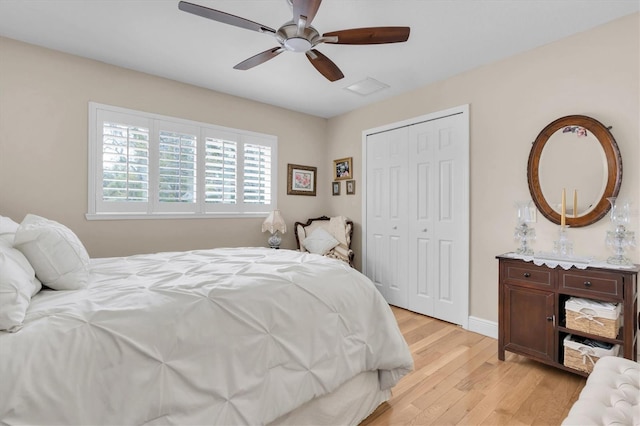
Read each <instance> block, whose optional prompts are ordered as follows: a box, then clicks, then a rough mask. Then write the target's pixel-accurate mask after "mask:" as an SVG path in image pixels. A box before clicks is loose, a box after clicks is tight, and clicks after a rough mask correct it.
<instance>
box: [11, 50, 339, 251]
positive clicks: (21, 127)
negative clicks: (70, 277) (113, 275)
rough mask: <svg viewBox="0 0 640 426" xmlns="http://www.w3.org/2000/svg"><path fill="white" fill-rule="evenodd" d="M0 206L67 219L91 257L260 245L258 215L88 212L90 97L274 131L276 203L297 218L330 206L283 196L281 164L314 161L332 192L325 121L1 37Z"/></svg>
mask: <svg viewBox="0 0 640 426" xmlns="http://www.w3.org/2000/svg"><path fill="white" fill-rule="evenodd" d="M0 94H1V95H0V129H1V131H0V182H2V185H1V186H0V215H5V216H9V217H12V218H13V219H14V220H16V221H18V222H19V221H21V220H22V218H23V217H24V215H25V214H26V213H35V214H39V215H42V216H45V217H47V218H50V219H53V220H57V221H59V222H61V223H64V224H65V225H67V226H69V227H70V228H71V229H72V230H73V231H74V232H76V233H77V234H78V236H79V237H80V239H81V240H82V241H83V242H84V243H85V245H86V246H87V250H88V251H89V254H90V255H91V256H92V257H104V256H119V255H128V254H133V253H147V252H154V251H165V250H185V249H194V248H207V247H221V246H264V245H266V239H267V236H268V235H267V234H262V233H261V232H260V225H261V222H262V219H255V218H254V219H239V220H231V219H193V220H118V221H87V220H86V219H85V217H84V214H85V213H86V211H87V110H88V107H87V103H88V102H89V101H95V102H100V103H104V104H109V105H116V106H119V107H125V108H132V109H136V110H142V111H149V112H153V113H157V114H163V115H168V116H174V117H180V118H186V119H191V120H196V121H202V122H207V123H214V124H218V125H222V126H227V127H232V128H238V129H245V130H251V131H255V132H261V133H267V134H271V135H275V136H277V137H278V161H279V167H278V173H279V177H280V179H279V188H278V206H279V208H280V209H281V210H282V211H283V213H284V215H285V219H286V220H287V222H288V225H290V226H291V232H288V233H287V234H285V236H284V239H283V247H288V248H294V247H295V242H294V236H293V222H294V221H296V220H303V219H306V218H308V217H314V216H316V215H318V214H322V213H328V211H327V210H325V206H326V196H325V197H322V196H318V197H309V196H287V195H286V172H287V163H295V164H303V165H309V166H317V167H318V178H319V179H318V188H317V191H318V194H327V193H328V192H329V191H330V187H329V182H330V181H329V179H327V176H328V175H329V166H327V164H326V163H327V162H326V161H324V159H325V158H326V153H325V150H326V149H325V146H326V142H325V141H326V126H327V121H326V120H325V119H322V118H318V117H313V116H309V115H305V114H299V113H295V112H292V111H289V110H285V109H282V108H277V107H273V106H269V105H265V104H261V103H257V102H253V101H248V100H245V99H241V98H237V97H234V96H228V95H225V94H221V93H217V92H213V91H209V90H204V89H201V88H197V87H194V86H190V85H186V84H182V83H177V82H175V81H171V80H167V79H163V78H158V77H154V76H151V75H147V74H143V73H139V72H135V71H130V70H127V69H123V68H119V67H115V66H111V65H106V64H104V63H101V62H96V61H92V60H88V59H83V58H79V57H76V56H72V55H67V54H63V53H60V52H56V51H52V50H48V49H43V48H39V47H36V46H32V45H28V44H24V43H20V42H17V41H14V40H10V39H6V38H0Z"/></svg>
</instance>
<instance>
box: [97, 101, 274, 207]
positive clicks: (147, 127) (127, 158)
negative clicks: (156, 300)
mask: <svg viewBox="0 0 640 426" xmlns="http://www.w3.org/2000/svg"><path fill="white" fill-rule="evenodd" d="M89 129H90V132H89V209H88V210H89V211H88V214H87V218H89V219H99V218H120V217H121V218H133V217H144V218H148V217H183V216H188V217H211V216H214V215H219V216H239V215H243V216H246V215H262V214H264V213H266V212H269V211H271V210H273V209H275V208H276V206H275V194H276V183H277V176H276V170H277V167H276V159H277V152H276V151H277V139H276V137H274V136H270V135H263V134H258V133H253V132H248V131H243V130H235V129H229V128H224V127H220V126H215V125H212V124H206V123H199V122H194V121H188V120H182V119H178V118H172V117H165V116H160V115H157V114H150V113H145V112H140V111H133V110H127V109H124V108H118V107H113V106H108V105H102V104H97V103H94V102H90V103H89Z"/></svg>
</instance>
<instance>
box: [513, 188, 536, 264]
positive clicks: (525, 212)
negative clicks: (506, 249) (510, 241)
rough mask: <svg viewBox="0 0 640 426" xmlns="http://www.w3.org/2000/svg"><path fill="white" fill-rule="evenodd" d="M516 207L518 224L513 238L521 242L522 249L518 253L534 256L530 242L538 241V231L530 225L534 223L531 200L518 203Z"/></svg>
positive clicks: (519, 248)
mask: <svg viewBox="0 0 640 426" xmlns="http://www.w3.org/2000/svg"><path fill="white" fill-rule="evenodd" d="M516 207H517V208H518V224H517V225H516V228H515V232H514V234H513V237H514V239H517V240H519V241H520V247H518V249H517V250H516V253H518V254H523V255H526V256H533V249H532V248H531V247H530V246H529V242H530V241H533V240H535V239H536V230H535V229H534V228H533V227H531V226H529V223H531V222H533V221H534V220H533V214H532V212H531V200H528V201H520V202H517V203H516Z"/></svg>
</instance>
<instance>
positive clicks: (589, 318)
mask: <svg viewBox="0 0 640 426" xmlns="http://www.w3.org/2000/svg"><path fill="white" fill-rule="evenodd" d="M589 303H590V301H589V300H588V299H577V298H572V299H569V301H567V303H565V316H566V319H567V328H570V329H572V330H577V331H582V332H584V333H590V334H595V335H596V336H602V337H608V338H610V339H615V338H616V337H617V336H618V330H619V329H620V325H621V315H620V310H619V308H616V309H615V310H613V311H611V310H609V311H605V310H601V309H598V308H597V307H594V308H591V307H589Z"/></svg>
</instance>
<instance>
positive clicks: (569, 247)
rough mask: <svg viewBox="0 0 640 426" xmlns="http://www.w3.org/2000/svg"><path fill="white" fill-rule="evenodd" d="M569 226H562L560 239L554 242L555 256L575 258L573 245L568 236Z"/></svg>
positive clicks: (559, 233)
mask: <svg viewBox="0 0 640 426" xmlns="http://www.w3.org/2000/svg"><path fill="white" fill-rule="evenodd" d="M568 228H569V226H568V225H565V226H561V227H560V231H559V232H558V239H557V240H556V241H554V242H553V254H556V255H558V256H561V257H570V256H573V243H572V242H571V241H570V240H569V236H568V234H567V229H568Z"/></svg>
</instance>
